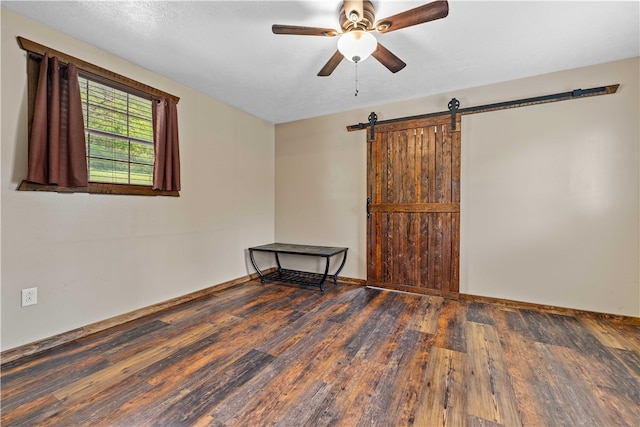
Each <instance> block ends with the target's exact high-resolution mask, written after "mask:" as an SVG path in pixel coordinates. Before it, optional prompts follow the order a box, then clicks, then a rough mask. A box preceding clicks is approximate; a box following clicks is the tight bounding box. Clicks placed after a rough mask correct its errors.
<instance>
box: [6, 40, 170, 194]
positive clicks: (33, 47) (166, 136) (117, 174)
mask: <svg viewBox="0 0 640 427" xmlns="http://www.w3.org/2000/svg"><path fill="white" fill-rule="evenodd" d="M17 39H18V44H19V45H20V47H21V48H22V49H24V50H25V51H27V52H28V54H27V76H28V89H27V94H28V102H27V104H28V123H29V132H28V135H29V136H28V139H29V165H28V166H29V167H28V169H29V176H28V179H25V180H23V181H22V182H21V183H20V185H19V186H18V190H22V191H56V192H65V193H67V192H69V193H76V192H84V193H97V194H130V195H145V196H180V194H179V191H180V154H179V147H178V119H177V108H176V107H177V104H178V102H179V100H180V98H179V97H177V96H175V95H172V94H169V93H166V92H164V91H161V90H159V89H156V88H153V87H151V86H148V85H146V84H144V83H140V82H138V81H135V80H132V79H130V78H128V77H125V76H122V75H120V74H117V73H115V72H112V71H109V70H107V69H105V68H102V67H100V66H97V65H93V64H91V63H88V62H86V61H83V60H81V59H78V58H75V57H73V56H70V55H68V54H65V53H63V52H59V51H56V50H54V49H51V48H49V47H47V46H43V45H41V44H38V43H36V42H33V41H31V40H27V39H25V38H23V37H18V38H17ZM45 55H48V56H49V58H53V57H55V58H57V60H58V61H59V66H58V70H64V71H61V72H60V73H59V74H61V75H62V79H63V80H64V79H66V77H65V76H64V74H65V73H66V70H67V65H68V64H70V63H73V64H74V66H75V68H76V69H77V70H78V74H77V76H78V85H79V89H80V96H79V98H80V102H81V106H78V104H77V103H76V104H74V107H64V108H73V109H75V111H76V112H78V113H80V110H82V111H81V117H80V114H77V115H75V116H74V117H73V118H72V119H70V120H71V121H69V122H64V123H62V122H60V126H66V125H69V126H73V129H74V130H73V132H75V133H74V135H76V136H77V134H78V133H79V134H80V135H82V132H83V129H84V137H85V144H86V145H85V147H84V148H86V158H85V153H84V150H77V149H74V148H71V149H69V147H76V148H77V147H78V145H77V143H76V144H75V145H73V143H72V145H70V146H66V148H64V147H61V146H60V145H56V144H59V142H58V140H60V139H62V138H60V139H56V138H55V137H54V138H50V135H52V134H51V133H49V132H48V129H49V127H48V126H50V125H49V123H48V121H49V119H50V118H54V121H52V123H57V121H55V120H57V115H58V113H57V112H56V113H55V114H53V115H51V116H50V115H49V113H48V112H47V109H48V108H50V106H48V105H47V102H49V101H48V99H49V97H50V96H51V93H52V91H48V95H47V100H45V101H46V102H44V103H43V102H42V99H41V98H38V104H37V105H38V106H39V107H38V110H37V111H38V121H37V132H36V133H35V135H37V136H36V137H35V138H33V141H35V143H34V144H32V135H33V134H34V133H33V132H32V130H33V128H34V120H33V119H34V114H35V112H36V101H37V100H36V92H37V91H38V86H39V75H40V72H41V65H42V58H43V57H44V56H45ZM49 64H50V63H49ZM48 72H49V76H51V75H52V74H51V69H49V70H48ZM74 75H75V73H74ZM52 80H56V81H57V80H58V78H56V79H50V80H48V81H47V84H50V81H52ZM67 87H68V86H67ZM57 90H58V89H56V90H55V91H53V92H56V91H57ZM43 93H44V92H43ZM65 96H66V95H63V96H62V97H61V99H65ZM76 96H77V93H76ZM67 99H69V98H68V96H67ZM75 99H78V98H75ZM55 102H56V103H57V102H58V101H55ZM43 105H45V106H44V107H43ZM56 105H57V104H56ZM61 105H62V104H61ZM61 108H63V107H61ZM43 109H44V110H45V111H44V113H43ZM62 116H64V114H62ZM43 118H44V119H43ZM156 119H157V122H156V123H154V121H156ZM71 122H73V123H71ZM54 126H55V125H54ZM63 132H64V131H63ZM154 133H155V134H154ZM53 135H55V133H53ZM61 135H62V133H61ZM80 139H81V138H80ZM78 140H79V139H78V138H75V137H74V138H65V139H64V140H63V141H67V142H69V141H78ZM65 143H66V142H65ZM80 147H82V144H80ZM32 149H33V150H32ZM56 150H60V151H56ZM32 152H33V153H34V155H33V159H34V161H33V162H32V161H31V158H32ZM63 152H64V153H66V155H56V154H55V153H60V154H62V153H63ZM72 152H73V153H75V154H73V153H72ZM51 153H54V154H51ZM78 153H80V155H79V156H78V155H77V154H78ZM60 159H62V161H60ZM65 159H68V161H67V163H68V162H73V165H74V166H72V168H73V169H69V168H68V165H67V164H65ZM85 159H86V163H85ZM52 162H53V163H52ZM47 166H48V168H47ZM85 166H86V170H85ZM34 171H35V172H34ZM60 171H62V172H60ZM32 172H33V173H32ZM69 177H71V178H72V180H70V179H69ZM86 178H88V180H87V179H86ZM87 181H88V182H87ZM58 183H62V185H58ZM69 183H72V184H71V185H70V184H69ZM77 183H80V184H77ZM65 185H66V186H65ZM73 185H80V186H73Z"/></svg>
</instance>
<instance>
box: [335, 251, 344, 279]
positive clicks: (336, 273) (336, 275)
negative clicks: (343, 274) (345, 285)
mask: <svg viewBox="0 0 640 427" xmlns="http://www.w3.org/2000/svg"><path fill="white" fill-rule="evenodd" d="M346 262H347V251H344V253H343V254H342V264H340V267H338V270H337V271H336V272H335V274H334V275H333V283H336V284H337V283H338V273H340V271H342V267H344V264H345V263H346Z"/></svg>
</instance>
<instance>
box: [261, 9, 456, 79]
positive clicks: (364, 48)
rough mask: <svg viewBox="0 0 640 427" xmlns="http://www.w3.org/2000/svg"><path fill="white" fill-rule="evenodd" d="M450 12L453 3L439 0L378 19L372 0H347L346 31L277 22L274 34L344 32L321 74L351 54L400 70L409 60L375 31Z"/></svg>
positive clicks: (342, 16)
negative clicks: (382, 42)
mask: <svg viewBox="0 0 640 427" xmlns="http://www.w3.org/2000/svg"><path fill="white" fill-rule="evenodd" d="M448 14H449V4H448V3H447V1H446V0H436V1H433V2H431V3H427V4H424V5H422V6H418V7H415V8H413V9H409V10H406V11H404V12H401V13H398V14H396V15H392V16H389V17H388V18H384V19H381V20H379V21H376V19H375V9H374V7H373V3H372V2H371V1H370V0H344V1H343V4H342V7H341V8H340V18H339V21H340V27H341V28H342V32H340V31H338V30H335V29H333V28H319V27H301V26H295V25H279V24H274V25H273V26H272V27H271V30H272V31H273V33H274V34H289V35H300V36H321V37H337V36H340V39H339V40H338V50H337V51H336V52H335V53H334V54H333V56H332V57H331V58H330V59H329V61H327V63H326V64H325V65H324V67H322V69H321V70H320V72H319V73H318V76H322V77H326V76H329V75H331V73H332V72H333V70H335V69H336V67H337V66H338V65H339V64H340V62H342V60H343V59H344V58H347V59H348V60H349V61H351V62H355V63H358V62H360V61H363V60H365V59H366V58H367V57H368V56H369V55H371V56H373V57H374V58H375V59H377V60H378V61H379V62H380V63H381V64H382V65H384V66H385V67H387V68H388V69H389V71H391V72H392V73H397V72H398V71H400V70H402V69H403V68H404V67H405V66H406V65H407V64H405V63H404V62H403V61H402V60H401V59H400V58H398V57H397V56H395V55H394V54H393V53H391V52H390V51H389V50H388V49H387V48H385V47H384V46H382V44H380V42H378V41H377V40H376V38H375V37H374V36H373V34H371V33H373V32H378V33H380V34H384V33H388V32H391V31H396V30H400V29H402V28H407V27H411V26H413V25H418V24H423V23H425V22H429V21H434V20H436V19H441V18H444V17H445V16H447V15H448ZM374 22H375V24H374Z"/></svg>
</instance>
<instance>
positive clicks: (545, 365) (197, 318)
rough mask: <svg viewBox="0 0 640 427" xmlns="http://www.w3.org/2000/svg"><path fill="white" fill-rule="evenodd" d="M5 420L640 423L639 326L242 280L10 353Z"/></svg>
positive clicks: (224, 424)
mask: <svg viewBox="0 0 640 427" xmlns="http://www.w3.org/2000/svg"><path fill="white" fill-rule="evenodd" d="M0 385H1V392H2V394H1V397H2V402H1V414H0V423H2V426H36V425H37V426H64V427H66V426H74V427H75V426H105V427H112V426H123V427H124V426H126V427H137V426H216V427H245V426H250V427H251V426H267V425H270V426H283V427H291V426H296V427H297V426H313V427H316V426H348V427H352V426H380V427H383V426H384V427H388V426H418V427H427V426H441V427H446V426H456V427H457V426H480V427H484V426H486V427H497V426H516V425H525V426H529V425H534V426H575V425H589V426H591V425H593V426H614V425H615V426H637V425H638V419H640V328H639V327H638V326H635V325H631V324H625V323H621V322H620V321H619V320H614V319H612V320H609V319H603V318H596V317H589V316H587V315H586V314H585V315H584V316H583V315H561V314H557V313H550V312H545V311H536V310H534V309H532V308H531V307H527V308H526V309H514V308H508V307H504V306H500V305H497V304H491V303H485V302H477V301H473V302H468V301H463V300H460V301H458V300H449V299H445V298H442V297H437V296H420V295H412V294H407V293H401V292H392V291H384V290H380V289H373V288H367V287H362V286H358V285H349V284H342V283H340V284H337V285H336V284H333V283H330V284H328V285H327V287H326V290H325V292H319V291H318V289H308V288H301V287H298V286H293V285H286V284H279V283H269V284H264V285H263V284H260V283H259V282H257V281H254V282H248V283H245V284H242V285H238V286H232V287H230V288H228V289H225V290H223V291H221V292H218V293H215V294H212V295H210V296H207V297H204V298H200V299H197V300H192V301H189V302H186V303H184V304H181V305H178V306H175V307H172V308H170V309H167V310H164V311H162V312H157V313H154V314H151V315H149V316H147V317H144V318H141V319H137V320H134V321H131V322H129V323H126V324H123V325H120V326H117V327H114V328H112V329H109V330H105V331H101V332H98V333H96V334H93V335H90V336H87V337H84V338H82V339H78V340H76V341H73V342H70V343H68V344H66V345H62V346H59V347H56V348H52V349H49V350H46V351H43V352H41V353H38V354H34V355H30V356H27V357H24V358H21V359H18V360H14V361H11V362H8V363H6V364H4V365H2V371H1V373H0Z"/></svg>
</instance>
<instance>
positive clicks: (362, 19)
mask: <svg viewBox="0 0 640 427" xmlns="http://www.w3.org/2000/svg"><path fill="white" fill-rule="evenodd" d="M348 5H349V2H346V1H345V2H343V4H342V7H341V8H340V27H341V28H342V31H343V32H345V33H346V32H349V31H351V30H354V29H361V30H367V31H370V30H373V23H374V21H375V9H374V8H373V3H372V2H371V1H369V0H365V1H363V2H362V16H360V14H359V13H358V11H356V10H354V9H351V10H346V7H347V6H348ZM352 17H353V18H354V19H356V21H355V22H354V21H353V20H351V19H350V18H352Z"/></svg>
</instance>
